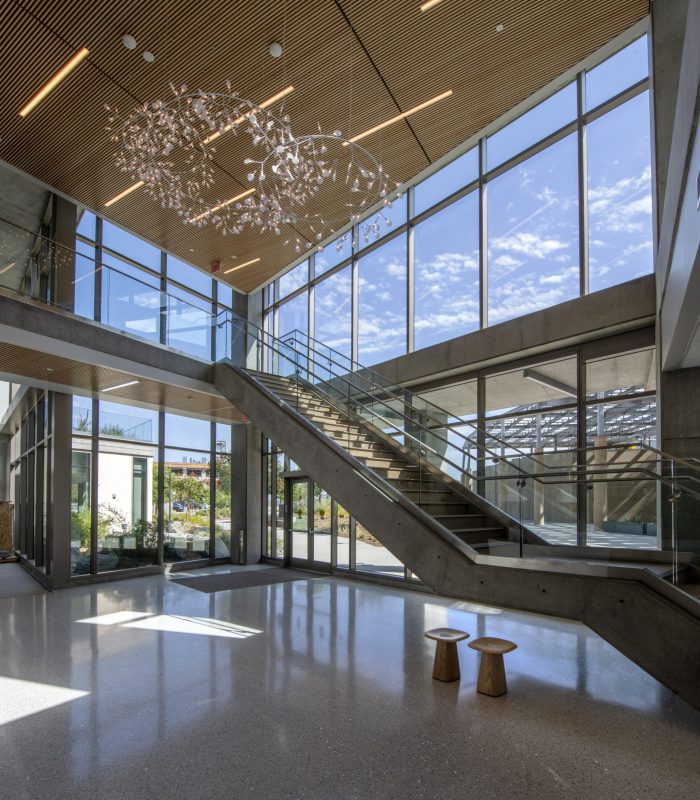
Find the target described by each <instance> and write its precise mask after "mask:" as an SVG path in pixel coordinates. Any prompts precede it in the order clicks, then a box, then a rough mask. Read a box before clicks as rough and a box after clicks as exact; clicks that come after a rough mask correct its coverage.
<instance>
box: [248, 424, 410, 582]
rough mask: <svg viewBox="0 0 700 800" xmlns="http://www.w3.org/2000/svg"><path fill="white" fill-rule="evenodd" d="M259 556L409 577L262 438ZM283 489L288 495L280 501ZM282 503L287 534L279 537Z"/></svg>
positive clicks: (373, 538)
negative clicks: (260, 540)
mask: <svg viewBox="0 0 700 800" xmlns="http://www.w3.org/2000/svg"><path fill="white" fill-rule="evenodd" d="M262 478H263V497H264V498H266V500H265V501H264V502H263V526H262V527H263V556H264V557H266V558H273V559H284V560H292V559H293V562H292V563H299V562H300V561H301V562H307V563H308V564H310V565H313V566H314V567H316V568H319V569H323V568H332V569H338V570H345V571H349V572H357V573H359V574H365V575H367V574H371V575H375V576H377V577H382V578H387V577H389V578H400V579H411V580H413V579H414V578H413V576H412V575H411V574H410V573H409V572H408V571H407V570H406V569H405V568H404V566H403V564H402V563H401V561H400V560H399V559H397V558H396V556H394V555H393V554H392V553H391V551H390V550H388V548H387V547H385V546H384V545H383V544H382V543H381V541H380V539H379V538H378V536H379V532H378V531H377V532H375V533H377V536H375V535H374V534H373V533H372V532H371V531H370V530H368V529H367V528H365V527H363V526H362V525H360V523H359V522H357V520H355V519H353V517H352V516H351V515H350V514H349V513H348V511H347V510H346V509H344V508H343V507H342V506H341V505H339V504H338V503H336V502H335V500H334V499H333V498H332V497H331V496H330V495H329V494H328V492H326V491H325V489H324V488H323V487H322V486H321V484H319V483H317V482H315V481H313V480H312V479H311V478H309V477H308V476H307V475H306V474H305V473H303V472H301V471H300V470H299V468H298V467H297V465H296V464H294V462H293V461H292V460H291V459H290V458H289V457H288V456H286V455H285V454H284V453H283V452H281V451H280V450H279V449H278V448H276V447H275V445H274V444H273V443H272V442H271V441H270V440H269V439H267V438H266V437H263V469H262ZM285 491H287V492H288V493H289V495H288V496H287V497H285ZM285 502H286V503H287V512H286V513H288V514H289V515H290V519H289V523H290V526H291V527H290V530H289V531H288V532H287V536H285V530H284V525H285Z"/></svg>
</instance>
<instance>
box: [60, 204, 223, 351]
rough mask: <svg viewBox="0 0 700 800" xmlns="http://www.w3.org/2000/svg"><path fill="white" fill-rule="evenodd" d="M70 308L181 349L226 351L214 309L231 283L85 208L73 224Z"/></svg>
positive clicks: (218, 310) (218, 309) (220, 307)
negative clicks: (73, 273) (72, 267)
mask: <svg viewBox="0 0 700 800" xmlns="http://www.w3.org/2000/svg"><path fill="white" fill-rule="evenodd" d="M75 249H76V252H77V255H76V263H75V272H76V278H75V282H74V286H75V289H74V311H75V313H76V314H80V315H81V316H84V317H87V318H88V319H93V320H95V321H96V322H102V323H104V324H105V325H109V326H110V327H113V328H117V329H118V330H121V331H123V332H124V333H130V334H133V335H134V336H138V337H140V338H142V339H146V340H148V341H151V342H157V343H160V344H166V345H168V346H169V347H173V348H175V349H177V350H181V351H182V352H184V353H187V354H188V355H192V356H196V357H197V358H201V359H205V360H213V359H215V358H216V357H217V354H218V355H219V356H220V355H222V354H224V353H225V352H226V347H227V343H226V342H225V341H224V340H223V339H222V336H225V333H226V328H222V329H217V327H216V316H217V314H220V313H221V312H222V311H225V310H227V309H228V310H230V309H231V308H232V306H233V290H232V288H231V287H230V286H228V285H227V284H224V283H222V282H220V281H217V280H215V279H214V278H212V277H210V276H208V275H206V274H205V273H203V272H202V271H201V270H198V269H195V268H194V267H192V266H190V265H189V264H186V263H185V262H184V261H181V260H180V259H177V258H175V257H174V256H171V255H169V254H166V253H164V252H161V251H160V250H158V249H157V248H155V247H153V245H150V244H148V242H144V241H142V240H141V239H139V238H138V237H136V236H134V235H133V234H132V233H128V232H127V231H124V230H122V229H121V228H118V227H117V226H116V225H113V224H112V223H111V222H108V221H107V220H102V219H100V218H99V217H96V216H95V215H94V214H92V213H91V212H89V211H84V212H83V213H82V214H81V215H80V219H79V221H78V225H77V228H76V237H75Z"/></svg>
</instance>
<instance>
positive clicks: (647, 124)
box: [264, 35, 652, 366]
mask: <svg viewBox="0 0 700 800" xmlns="http://www.w3.org/2000/svg"><path fill="white" fill-rule="evenodd" d="M648 61H649V55H648V37H647V36H646V35H645V36H642V37H641V38H639V39H637V40H635V41H633V42H631V43H630V44H628V45H627V46H626V47H624V48H622V49H621V50H620V51H619V52H618V53H616V54H614V55H613V56H611V57H610V58H608V59H607V60H606V61H603V62H602V63H600V64H599V65H598V66H595V67H594V68H592V69H589V70H587V71H586V70H584V71H582V72H580V73H579V74H578V75H577V76H576V78H575V79H574V80H572V81H571V82H569V83H568V84H567V85H566V86H564V87H563V88H560V89H558V90H557V91H555V92H553V93H552V95H551V96H550V97H548V98H546V99H545V100H543V101H542V102H540V103H539V104H538V105H536V106H534V107H533V108H531V109H530V110H529V111H527V112H526V113H524V114H522V115H521V116H520V117H518V118H516V119H515V120H513V121H511V122H509V123H507V124H505V125H503V126H502V127H501V128H500V129H499V130H497V131H495V132H493V133H491V134H489V135H488V136H483V137H481V138H480V139H479V141H478V142H477V143H476V144H475V145H474V146H473V147H472V148H471V149H469V150H468V151H467V152H465V153H463V154H462V155H460V156H458V157H457V158H455V159H454V160H453V161H452V162H450V163H448V164H447V165H445V166H443V167H442V168H441V169H439V170H437V171H436V172H434V173H433V174H431V175H429V176H428V177H427V178H425V179H424V180H423V181H422V182H420V183H417V184H416V185H415V186H411V187H410V188H409V190H408V194H407V195H404V196H402V197H401V198H400V199H399V200H397V201H395V202H394V203H393V205H392V207H391V208H390V209H388V210H387V216H388V217H389V218H390V222H391V225H390V226H389V225H385V224H384V223H382V225H381V226H380V227H381V231H380V236H379V238H378V239H377V240H375V239H374V236H373V235H371V236H369V237H368V238H365V237H364V235H363V234H362V232H361V231H360V229H359V228H355V230H354V231H353V237H352V238H354V239H355V245H354V247H353V246H352V245H351V243H350V242H349V241H347V242H342V241H340V240H337V241H336V242H335V243H331V244H329V245H328V246H326V247H325V248H324V249H323V250H322V251H321V252H316V253H312V254H311V255H310V256H309V257H308V258H306V259H305V260H304V261H302V262H301V263H300V264H298V265H296V266H294V267H293V268H292V269H291V270H289V271H288V272H287V273H285V274H284V275H283V276H282V277H280V278H279V279H278V280H276V281H274V282H273V283H271V284H270V285H269V286H267V287H266V288H265V291H264V306H265V309H266V323H265V324H266V329H267V330H269V331H273V330H275V331H276V332H277V334H278V335H283V334H286V333H289V332H291V327H290V326H292V325H294V326H297V325H301V326H303V325H306V324H307V320H308V326H309V327H308V333H309V335H311V336H312V337H314V338H316V339H318V340H319V341H321V342H324V343H325V344H327V345H329V346H331V347H335V348H336V349H338V350H340V351H341V352H342V353H344V354H345V355H347V356H352V358H353V359H354V360H355V361H356V362H357V363H359V364H364V365H367V366H369V365H371V364H374V363H379V362H381V361H383V360H386V359H389V358H393V357H395V356H397V355H401V354H403V353H405V352H411V351H413V350H416V349H419V348H422V347H426V346H429V345H431V344H436V343H438V342H442V341H445V340H447V339H451V338H453V337H456V336H460V335H462V334H465V333H469V332H470V331H473V330H476V329H478V328H483V327H486V326H488V325H494V324H497V323H500V322H504V321H506V320H510V319H514V318H517V317H520V316H522V315H524V314H529V313H531V312H534V311H537V310H540V309H542V308H547V307H549V306H553V305H556V304H558V303H562V302H564V301H566V300H570V299H572V298H575V297H579V296H581V295H582V294H586V293H588V292H595V291H598V290H600V289H604V288H607V287H609V286H613V285H616V284H619V283H622V282H624V281H628V280H631V279H633V278H636V277H639V276H641V275H648V274H650V273H651V272H652V234H651V136H650V131H651V114H650V103H649V88H648V84H649V79H648V68H649V67H648ZM283 304H286V306H287V309H286V310H285V311H282V309H284V307H285V306H284V305H283ZM278 308H279V309H280V312H281V315H280V317H279V320H278V322H279V324H278V326H277V328H274V327H273V325H272V324H271V322H270V320H271V318H272V317H273V316H274V311H275V310H276V309H278ZM292 310H293V311H294V313H293V314H292V313H290V312H291V311H292Z"/></svg>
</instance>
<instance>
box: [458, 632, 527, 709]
mask: <svg viewBox="0 0 700 800" xmlns="http://www.w3.org/2000/svg"><path fill="white" fill-rule="evenodd" d="M517 646H518V645H517V644H515V643H514V642H509V641H508V640H507V639H495V638H494V637H493V636H484V637H483V638H482V639H474V641H473V642H469V647H471V648H472V650H478V651H479V652H480V653H481V659H480V661H479V678H478V680H477V682H476V691H477V692H481V694H487V695H489V696H491V697H498V696H499V695H502V694H505V693H506V692H507V691H508V687H507V686H506V670H505V667H504V666H503V655H504V654H505V653H510V651H511V650H515V648H516V647H517Z"/></svg>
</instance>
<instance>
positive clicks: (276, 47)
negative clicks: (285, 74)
mask: <svg viewBox="0 0 700 800" xmlns="http://www.w3.org/2000/svg"><path fill="white" fill-rule="evenodd" d="M270 55H271V56H272V57H273V58H279V57H280V56H281V55H282V45H281V44H280V43H279V42H273V43H272V44H271V45H270Z"/></svg>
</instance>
